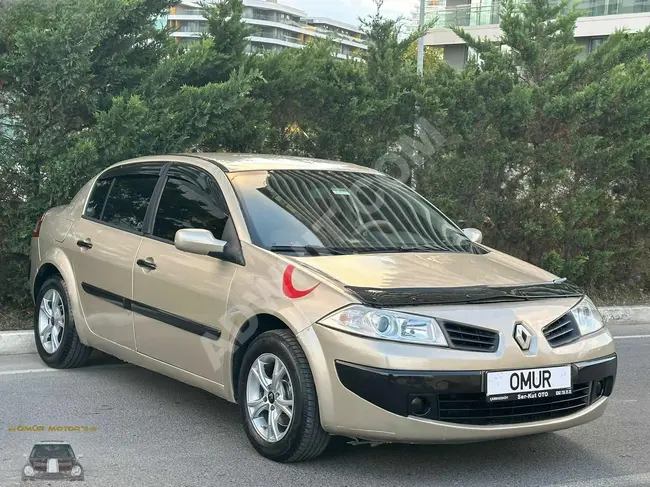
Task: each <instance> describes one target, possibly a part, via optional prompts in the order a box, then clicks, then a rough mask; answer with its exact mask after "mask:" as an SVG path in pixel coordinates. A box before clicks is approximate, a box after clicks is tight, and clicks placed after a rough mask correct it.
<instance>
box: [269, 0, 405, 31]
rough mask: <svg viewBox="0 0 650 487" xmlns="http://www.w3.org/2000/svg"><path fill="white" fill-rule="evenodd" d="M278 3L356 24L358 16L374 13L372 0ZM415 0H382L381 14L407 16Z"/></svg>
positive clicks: (290, 0) (295, 0)
mask: <svg viewBox="0 0 650 487" xmlns="http://www.w3.org/2000/svg"><path fill="white" fill-rule="evenodd" d="M278 3H283V4H285V5H290V6H292V7H296V8H299V9H301V10H305V11H306V12H307V14H308V15H309V16H311V17H330V18H332V19H336V20H342V21H343V22H349V23H351V24H355V25H358V24H359V21H358V18H359V17H366V16H367V15H372V14H374V13H375V10H376V6H375V3H374V1H373V0H278ZM416 4H417V0H384V6H383V7H382V10H381V12H382V14H383V15H385V16H386V17H391V18H397V17H399V16H400V15H401V16H404V17H409V15H410V12H411V11H412V10H413V8H414V7H415V5H416Z"/></svg>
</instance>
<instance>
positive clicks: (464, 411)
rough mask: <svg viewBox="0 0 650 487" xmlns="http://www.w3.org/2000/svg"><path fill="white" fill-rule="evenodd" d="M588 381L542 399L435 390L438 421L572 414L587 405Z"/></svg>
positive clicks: (528, 419) (494, 420)
mask: <svg viewBox="0 0 650 487" xmlns="http://www.w3.org/2000/svg"><path fill="white" fill-rule="evenodd" d="M590 394H591V383H589V382H587V383H584V384H575V385H574V386H573V393H571V394H570V395H566V396H555V397H549V398H543V399H523V400H517V401H501V402H494V403H489V402H487V400H486V398H485V394H484V393H471V394H438V411H439V414H440V421H446V422H448V423H458V424H473V425H494V424H517V423H529V422H532V421H544V420H548V419H554V418H560V417H562V416H568V415H569V414H573V413H575V412H577V411H579V410H581V409H582V408H584V407H586V406H588V405H589V398H590Z"/></svg>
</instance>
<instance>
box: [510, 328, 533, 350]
mask: <svg viewBox="0 0 650 487" xmlns="http://www.w3.org/2000/svg"><path fill="white" fill-rule="evenodd" d="M514 337H515V341H516V342H517V345H519V348H521V349H522V350H523V351H524V352H525V351H527V350H530V346H531V345H532V343H533V332H532V331H530V330H529V329H528V328H527V327H526V325H524V324H523V323H517V324H516V325H515V334H514Z"/></svg>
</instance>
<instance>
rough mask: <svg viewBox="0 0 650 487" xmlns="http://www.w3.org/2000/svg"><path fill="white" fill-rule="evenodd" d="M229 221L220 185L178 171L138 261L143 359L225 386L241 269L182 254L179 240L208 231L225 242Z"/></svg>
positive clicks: (136, 300) (200, 174) (136, 295)
mask: <svg viewBox="0 0 650 487" xmlns="http://www.w3.org/2000/svg"><path fill="white" fill-rule="evenodd" d="M227 221H228V216H227V208H226V207H225V203H224V200H223V196H222V194H221V191H220V190H219V187H218V185H217V183H216V181H215V180H214V178H213V177H212V176H211V175H209V174H208V173H206V172H204V171H202V170H200V169H198V168H195V167H193V166H189V165H187V166H186V165H175V166H172V167H171V168H170V170H169V172H168V174H167V181H166V183H165V186H164V189H163V192H162V195H161V197H160V203H159V205H158V211H157V214H156V216H155V219H154V226H153V232H152V235H150V236H145V238H144V239H143V241H142V245H141V246H140V249H139V251H138V254H137V258H136V262H137V264H136V266H135V267H134V271H133V303H132V305H131V306H132V309H133V311H134V323H135V337H136V347H137V350H138V352H140V353H143V354H145V355H148V356H150V357H153V358H155V359H157V360H160V361H162V362H165V363H168V364H171V365H174V366H176V367H179V368H181V369H183V370H186V371H188V372H191V373H193V374H196V375H198V376H200V377H204V378H207V379H210V380H212V381H215V382H217V383H220V384H223V376H222V373H223V371H222V368H221V363H222V357H221V356H220V354H219V352H218V350H223V349H225V344H223V346H222V343H221V342H220V341H219V340H220V331H221V330H222V329H223V325H222V324H220V319H221V317H222V316H223V315H224V314H225V309H226V302H227V299H228V291H229V289H230V283H231V281H232V279H233V276H234V273H235V270H236V268H237V265H236V264H233V263H230V262H225V261H223V260H220V259H218V258H216V257H209V256H202V255H194V254H189V253H186V252H181V251H180V250H178V249H176V247H174V236H175V235H176V232H177V231H178V230H180V229H183V228H201V229H207V230H210V231H211V232H212V233H213V235H214V236H215V237H216V238H218V239H221V238H222V237H223V234H224V228H225V227H226V223H227Z"/></svg>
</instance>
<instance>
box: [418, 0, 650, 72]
mask: <svg viewBox="0 0 650 487" xmlns="http://www.w3.org/2000/svg"><path fill="white" fill-rule="evenodd" d="M445 2H446V3H445V6H444V8H440V9H437V10H436V11H432V12H427V15H428V16H429V17H430V18H434V17H435V16H437V17H438V22H437V24H436V28H434V29H431V30H430V31H429V32H428V33H427V35H426V36H425V38H424V39H425V45H428V46H436V47H440V48H442V49H443V51H444V55H443V56H444V59H445V61H447V62H448V63H449V64H450V65H451V66H453V67H455V68H458V69H461V68H462V67H463V66H464V65H465V63H466V62H467V60H468V58H469V57H470V56H471V55H472V53H471V52H469V49H468V47H467V46H466V45H465V43H464V41H463V40H462V39H461V38H460V37H458V36H457V35H456V34H454V32H453V31H452V30H451V29H450V27H452V26H458V27H463V28H464V29H465V30H466V31H467V32H469V33H470V34H472V35H473V36H475V37H481V38H483V37H486V38H488V39H497V38H499V37H500V35H501V29H500V28H499V19H500V11H501V2H500V1H499V0H472V1H471V3H470V4H467V0H445ZM575 5H576V7H577V8H578V9H579V10H580V11H581V12H583V16H581V17H580V18H578V21H577V23H576V30H575V37H576V41H577V42H578V44H580V45H582V46H583V54H582V55H583V56H586V55H587V54H588V53H589V52H591V51H593V50H594V49H596V48H597V47H598V46H599V45H600V44H601V43H602V42H603V41H604V40H605V39H606V38H607V37H608V36H609V35H610V34H612V33H614V32H615V31H616V30H617V29H628V30H629V31H631V32H638V31H640V30H643V29H644V28H645V27H646V26H648V25H649V24H650V0H575Z"/></svg>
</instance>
